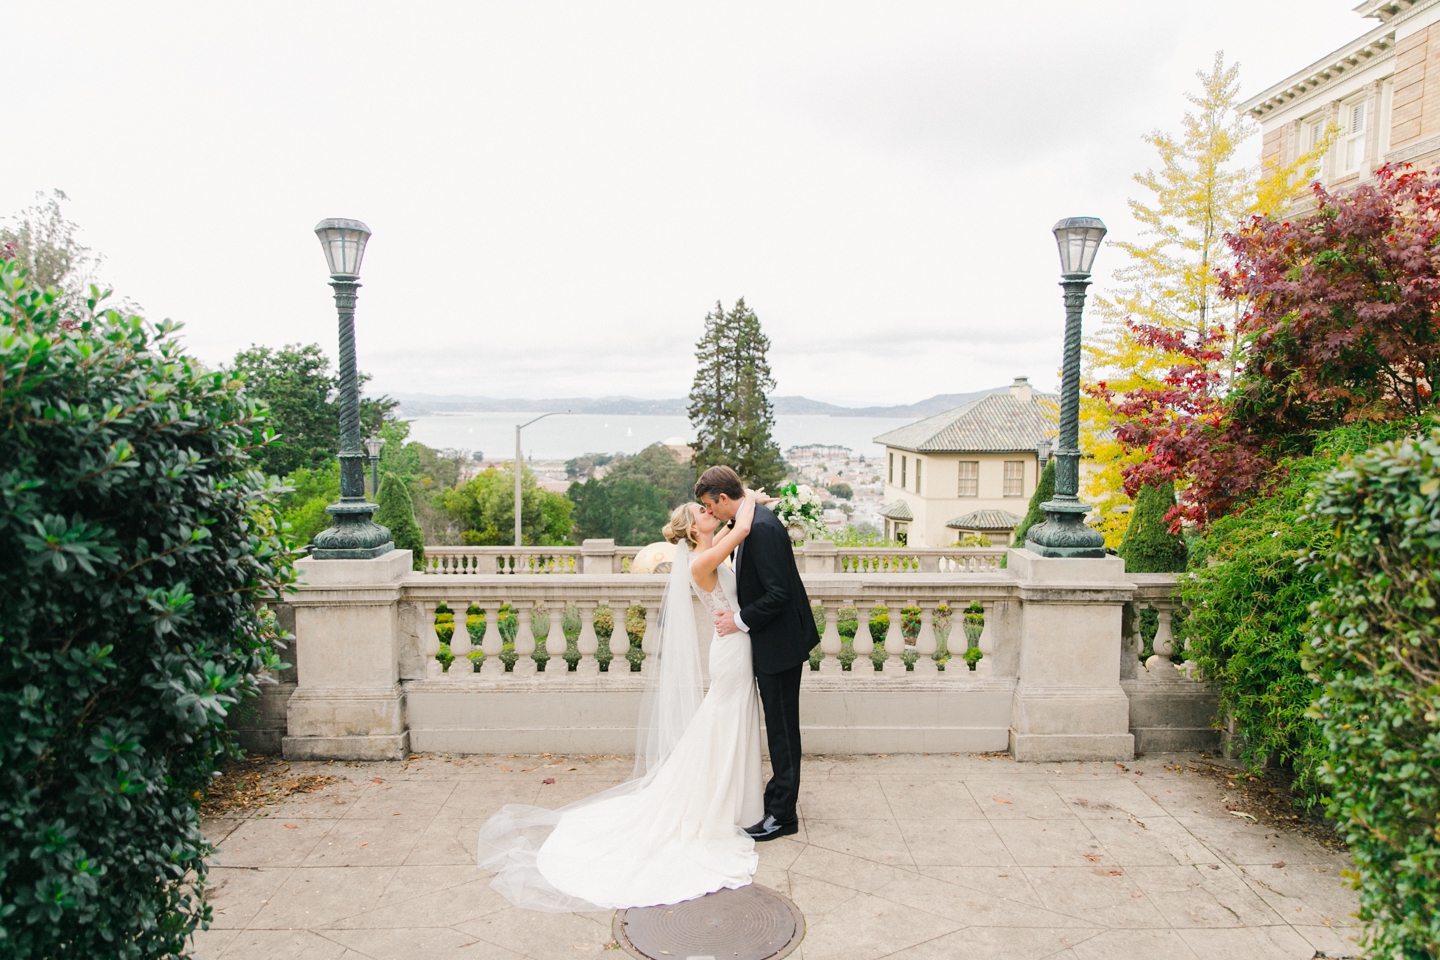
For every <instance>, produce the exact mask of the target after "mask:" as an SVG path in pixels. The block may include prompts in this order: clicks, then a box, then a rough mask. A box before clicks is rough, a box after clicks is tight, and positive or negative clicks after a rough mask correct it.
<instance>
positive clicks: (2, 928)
mask: <svg viewBox="0 0 1440 960" xmlns="http://www.w3.org/2000/svg"><path fill="white" fill-rule="evenodd" d="M94 305H95V299H92V300H91V309H92V310H93V309H94ZM178 329H179V328H178V327H177V326H174V325H171V324H169V323H162V324H159V325H156V326H150V325H148V324H146V323H145V322H144V321H143V320H142V319H141V318H139V317H132V316H121V315H120V314H119V313H116V312H106V313H103V314H98V315H94V314H92V315H86V316H84V317H80V318H77V319H73V320H67V319H63V318H62V317H61V316H60V311H59V309H58V307H57V305H56V301H55V294H54V293H53V292H41V291H40V290H37V289H35V288H34V287H33V286H31V285H30V284H29V282H28V279H27V277H26V274H25V273H24V272H23V271H22V270H21V269H20V268H19V267H18V265H17V264H15V263H14V262H12V261H5V260H3V259H0V652H3V656H0V955H3V956H5V957H7V958H22V960H28V958H40V957H45V958H77V960H79V958H87V960H88V958H93V957H107V958H109V957H114V958H127V960H130V958H148V957H162V956H171V955H174V954H179V953H181V952H183V951H184V950H185V947H186V940H187V938H188V937H189V936H190V934H191V933H192V932H193V931H194V930H195V929H196V928H197V927H198V926H199V925H200V924H202V923H205V922H206V921H207V920H208V918H209V915H210V911H209V908H208V907H207V906H206V905H205V904H204V902H203V901H202V900H201V899H200V898H199V897H198V896H197V895H196V894H197V891H199V890H201V889H203V887H204V884H205V881H206V876H207V872H208V868H207V866H206V863H205V857H206V856H207V855H209V854H211V853H213V848H212V847H211V846H210V844H209V843H208V842H207V841H206V839H205V836H204V834H203V833H202V832H201V830H200V821H199V817H198V815H197V813H196V807H197V806H198V803H199V801H200V799H201V798H202V796H203V793H204V791H205V789H206V787H207V786H208V785H209V784H210V782H211V780H212V777H213V775H214V774H215V773H216V771H217V768H218V766H219V763H220V761H221V760H222V759H224V758H225V757H227V756H233V755H236V754H237V753H238V751H236V750H235V749H234V747H233V746H232V741H231V740H230V737H229V734H228V732H227V730H226V713H227V710H229V709H230V708H232V707H233V706H234V705H235V704H237V703H238V702H239V701H241V700H242V699H243V698H245V697H248V696H251V695H253V694H255V693H256V692H257V686H258V684H257V680H256V676H257V674H259V673H260V672H261V671H262V670H266V669H269V670H275V669H278V668H279V661H278V658H277V657H276V655H275V651H274V646H273V645H274V643H275V641H276V640H277V639H278V638H277V637H276V636H275V635H274V632H273V628H270V629H267V626H266V623H267V618H265V617H263V616H262V614H261V611H260V608H259V605H258V604H259V601H262V600H263V599H265V598H266V597H269V596H274V595H275V594H276V591H277V590H279V589H280V588H281V587H282V586H283V585H284V584H286V583H288V582H290V581H291V580H292V579H293V571H292V570H291V567H290V557H289V554H288V553H287V549H286V547H285V544H284V542H283V540H282V539H281V535H280V532H279V529H278V525H279V522H278V520H277V519H276V518H275V517H274V515H273V513H272V507H271V505H272V504H273V503H274V501H275V500H276V499H277V498H278V497H279V495H280V488H279V487H278V486H276V485H274V482H273V481H268V480H266V479H265V478H264V477H263V476H262V475H261V474H260V473H259V472H258V471H255V470H254V461H253V460H252V452H253V451H254V450H255V449H256V448H257V445H263V444H264V442H265V437H264V435H263V416H264V408H263V406H262V405H261V404H260V403H259V402H258V401H256V400H254V399H252V398H250V397H249V396H248V395H247V394H246V393H245V392H244V390H243V388H242V386H241V384H240V383H239V382H238V381H233V380H230V379H229V377H228V375H226V374H223V373H221V372H218V371H215V372H212V371H207V370H206V369H205V367H204V366H203V365H202V364H201V363H200V362H199V361H197V360H195V359H194V358H192V357H190V356H189V355H187V354H186V353H185V352H184V350H183V349H182V348H181V347H180V345H179V343H178V340H177V337H176V333H177V331H178ZM271 622H272V623H273V621H271Z"/></svg>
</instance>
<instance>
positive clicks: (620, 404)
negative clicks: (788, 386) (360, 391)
mask: <svg viewBox="0 0 1440 960" xmlns="http://www.w3.org/2000/svg"><path fill="white" fill-rule="evenodd" d="M1007 389H1009V388H1008V387H993V388H991V389H989V390H975V391H973V392H971V393H942V394H937V395H936V396H933V397H931V398H930V399H928V400H921V401H919V402H918V403H906V404H898V405H896V406H892V407H842V406H839V405H837V404H833V403H826V402H824V401H823V400H811V399H809V398H808V397H772V398H771V402H772V403H773V404H774V406H775V412H776V413H779V414H785V415H787V416H790V415H797V414H810V415H821V416H831V417H894V418H897V419H898V418H903V419H909V420H922V419H924V418H925V417H933V416H934V415H935V414H937V413H943V412H944V411H946V410H949V409H950V408H951V407H958V406H960V404H962V403H969V402H970V401H971V400H978V399H979V398H981V397H985V396H989V395H990V394H992V393H1003V392H1004V391H1005V390H1007ZM395 399H397V400H399V401H400V410H401V412H402V413H403V414H404V415H405V416H410V417H423V416H427V415H430V414H446V413H545V412H547V411H551V410H569V411H570V412H571V413H602V414H610V415H612V416H624V415H627V414H629V415H640V416H645V415H648V416H670V417H683V416H685V411H686V408H687V407H688V406H689V401H688V400H686V399H685V398H683V397H681V398H679V399H676V400H642V399H640V398H639V397H559V398H554V399H549V400H502V399H496V398H494V397H460V396H455V395H453V394H451V395H446V396H437V395H435V394H429V393H401V394H396V395H395Z"/></svg>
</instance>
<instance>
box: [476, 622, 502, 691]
mask: <svg viewBox="0 0 1440 960" xmlns="http://www.w3.org/2000/svg"><path fill="white" fill-rule="evenodd" d="M481 612H482V613H484V614H485V633H484V634H483V635H482V636H481V638H480V649H481V650H484V651H485V659H484V660H483V661H482V662H481V664H480V676H481V678H483V679H485V680H503V679H504V678H505V661H503V660H501V659H500V654H501V653H503V652H504V651H505V639H504V638H503V637H501V636H500V611H499V610H497V609H494V608H493V607H484V608H482V609H481Z"/></svg>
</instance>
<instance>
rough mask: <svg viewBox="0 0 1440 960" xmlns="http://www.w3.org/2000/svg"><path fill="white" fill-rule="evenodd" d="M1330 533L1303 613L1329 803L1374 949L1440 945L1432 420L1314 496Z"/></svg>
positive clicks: (1438, 525) (1439, 448)
mask: <svg viewBox="0 0 1440 960" xmlns="http://www.w3.org/2000/svg"><path fill="white" fill-rule="evenodd" d="M1310 517H1311V519H1310V521H1309V522H1314V523H1317V524H1323V525H1324V526H1325V527H1326V528H1327V529H1328V530H1329V531H1330V534H1331V536H1332V537H1333V540H1334V543H1333V546H1332V547H1331V548H1330V549H1329V550H1326V551H1320V552H1317V553H1315V554H1312V555H1311V556H1310V557H1309V558H1308V563H1307V566H1308V567H1309V571H1308V572H1309V573H1311V574H1319V575H1320V577H1321V578H1322V579H1323V580H1324V581H1325V582H1327V583H1328V584H1329V589H1328V590H1327V591H1326V592H1325V593H1324V595H1323V596H1322V597H1321V598H1320V601H1319V602H1318V603H1317V604H1316V606H1315V608H1314V618H1313V621H1312V623H1311V630H1310V633H1311V636H1312V637H1313V644H1314V653H1315V661H1314V663H1313V664H1312V668H1313V669H1314V670H1315V671H1316V672H1317V674H1318V675H1319V676H1321V677H1324V678H1327V680H1328V682H1327V683H1326V684H1325V687H1324V692H1323V695H1322V696H1321V697H1320V699H1319V702H1318V703H1316V704H1315V706H1314V708H1313V709H1312V711H1311V716H1312V717H1313V718H1314V719H1315V720H1316V721H1318V724H1319V730H1320V736H1321V738H1322V739H1323V743H1324V747H1325V751H1326V759H1325V762H1324V763H1323V764H1322V766H1321V780H1322V782H1323V783H1324V784H1325V785H1326V786H1327V787H1328V788H1329V789H1330V791H1331V797H1330V799H1329V800H1328V804H1329V807H1330V810H1331V812H1332V813H1333V814H1334V816H1335V817H1336V819H1337V820H1338V821H1339V823H1340V830H1341V832H1342V833H1343V835H1344V837H1345V840H1346V842H1347V843H1348V844H1349V845H1350V851H1351V853H1352V854H1353V855H1354V857H1355V865H1356V869H1357V871H1358V874H1359V875H1358V879H1357V882H1356V886H1357V887H1358V888H1359V890H1360V916H1361V918H1362V919H1364V920H1367V921H1370V923H1371V928H1370V936H1371V940H1372V942H1371V947H1372V954H1371V955H1372V956H1375V957H1405V958H1407V960H1408V958H1422V957H1423V958H1433V957H1435V956H1437V955H1440V719H1437V714H1440V608H1437V606H1436V603H1437V601H1440V431H1436V432H1434V433H1431V434H1430V435H1429V436H1427V437H1423V438H1412V439H1407V440H1402V441H1397V442H1394V443H1389V444H1386V445H1384V446H1381V447H1378V448H1376V449H1374V450H1371V451H1370V452H1368V453H1366V454H1363V455H1361V456H1357V457H1355V458H1354V459H1353V460H1352V461H1351V462H1349V463H1348V464H1347V465H1346V466H1345V467H1344V468H1343V469H1341V470H1337V471H1335V472H1334V473H1332V474H1331V475H1329V476H1328V477H1326V478H1325V479H1324V480H1323V481H1322V482H1321V483H1320V485H1319V487H1318V489H1317V491H1316V494H1315V497H1314V500H1313V502H1312V504H1311V510H1310Z"/></svg>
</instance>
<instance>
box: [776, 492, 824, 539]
mask: <svg viewBox="0 0 1440 960" xmlns="http://www.w3.org/2000/svg"><path fill="white" fill-rule="evenodd" d="M820 504H821V500H820V496H819V494H817V493H816V492H815V491H814V490H813V489H811V488H810V487H809V486H807V485H806V484H803V483H802V484H800V485H798V486H797V485H796V484H793V483H792V484H789V485H788V486H784V487H781V488H780V499H778V500H776V501H775V502H774V503H772V504H770V509H771V510H772V511H774V513H775V516H776V518H777V519H778V520H779V521H780V522H781V523H783V524H785V528H786V529H787V530H789V531H790V539H791V540H794V541H795V542H797V543H798V542H800V541H801V540H815V539H818V538H819V537H820V536H822V535H823V534H824V533H825V509H824V507H822V506H821V505H820Z"/></svg>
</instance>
